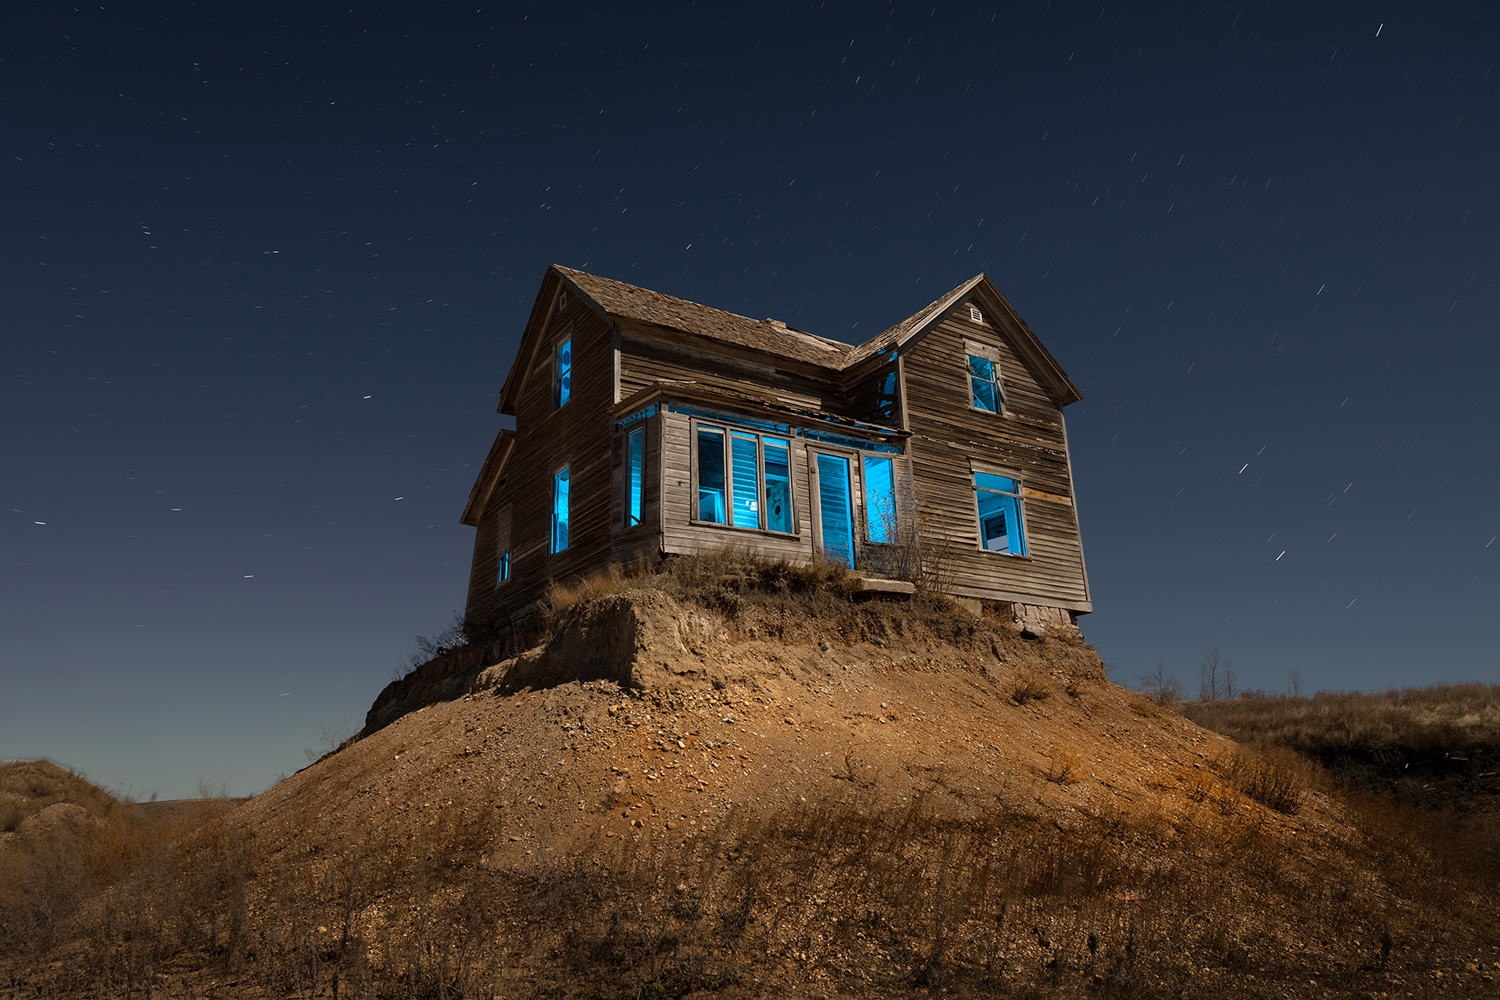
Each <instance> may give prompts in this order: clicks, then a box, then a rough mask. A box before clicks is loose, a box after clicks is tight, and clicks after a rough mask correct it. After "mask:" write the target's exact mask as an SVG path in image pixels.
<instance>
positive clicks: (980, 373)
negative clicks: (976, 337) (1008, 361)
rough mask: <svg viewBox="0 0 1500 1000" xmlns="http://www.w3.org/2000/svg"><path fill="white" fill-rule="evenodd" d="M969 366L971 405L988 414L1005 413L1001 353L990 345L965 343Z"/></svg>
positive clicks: (972, 342) (966, 341)
mask: <svg viewBox="0 0 1500 1000" xmlns="http://www.w3.org/2000/svg"><path fill="white" fill-rule="evenodd" d="M964 351H965V353H966V354H967V355H968V359H969V364H968V370H969V405H970V406H972V407H974V409H976V410H984V411H986V412H988V413H1003V412H1005V397H1004V395H1003V394H1002V393H1001V389H1000V352H999V351H998V350H997V349H996V348H994V347H991V346H990V345H988V344H980V343H976V342H975V341H972V340H965V341H964Z"/></svg>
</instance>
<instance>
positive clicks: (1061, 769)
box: [1047, 747, 1083, 785]
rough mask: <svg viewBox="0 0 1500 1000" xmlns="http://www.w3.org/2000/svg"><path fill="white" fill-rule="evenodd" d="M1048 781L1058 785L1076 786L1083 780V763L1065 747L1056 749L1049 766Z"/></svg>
mask: <svg viewBox="0 0 1500 1000" xmlns="http://www.w3.org/2000/svg"><path fill="white" fill-rule="evenodd" d="M1047 780H1048V781H1050V782H1052V783H1053V784H1057V785H1076V784H1078V782H1080V781H1082V780H1083V762H1082V761H1080V760H1079V758H1078V755H1077V754H1076V753H1074V752H1073V751H1071V750H1069V749H1067V748H1065V747H1057V748H1054V749H1053V751H1052V759H1051V761H1050V762H1049V763H1048V765H1047Z"/></svg>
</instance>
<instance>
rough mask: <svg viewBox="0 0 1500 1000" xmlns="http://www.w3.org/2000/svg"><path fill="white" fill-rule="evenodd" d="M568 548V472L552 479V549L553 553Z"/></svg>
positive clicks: (558, 474) (563, 471) (563, 472)
mask: <svg viewBox="0 0 1500 1000" xmlns="http://www.w3.org/2000/svg"><path fill="white" fill-rule="evenodd" d="M567 547H568V470H567V469H564V470H562V471H561V472H559V473H557V474H556V475H554V476H553V477H552V547H551V550H552V552H553V553H558V552H561V551H562V550H563V549H565V548H567Z"/></svg>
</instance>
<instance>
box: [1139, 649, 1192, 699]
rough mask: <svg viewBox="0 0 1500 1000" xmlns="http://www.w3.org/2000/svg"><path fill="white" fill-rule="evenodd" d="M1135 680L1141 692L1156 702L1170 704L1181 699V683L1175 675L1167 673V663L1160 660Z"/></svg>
mask: <svg viewBox="0 0 1500 1000" xmlns="http://www.w3.org/2000/svg"><path fill="white" fill-rule="evenodd" d="M1136 681H1137V682H1138V683H1139V684H1140V686H1141V693H1142V694H1144V695H1145V696H1146V697H1147V698H1150V699H1151V700H1152V701H1154V702H1157V703H1158V704H1162V705H1170V704H1174V703H1176V702H1179V701H1181V700H1182V685H1181V684H1179V683H1178V682H1177V678H1176V676H1175V675H1173V674H1169V673H1167V665H1166V664H1165V663H1163V662H1161V661H1160V660H1158V661H1156V669H1154V670H1152V671H1151V672H1150V673H1147V674H1142V675H1141V676H1140V677H1137V678H1136Z"/></svg>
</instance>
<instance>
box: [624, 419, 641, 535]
mask: <svg viewBox="0 0 1500 1000" xmlns="http://www.w3.org/2000/svg"><path fill="white" fill-rule="evenodd" d="M626 441H627V442H628V449H627V450H628V451H629V470H630V485H629V489H628V491H627V494H626V497H625V526H626V527H627V528H628V527H632V526H634V525H637V524H640V523H641V488H642V486H643V485H644V483H645V479H646V476H645V472H646V432H645V430H644V429H643V428H640V427H637V428H636V429H635V430H633V431H631V432H630V436H629V437H628V438H626Z"/></svg>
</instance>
